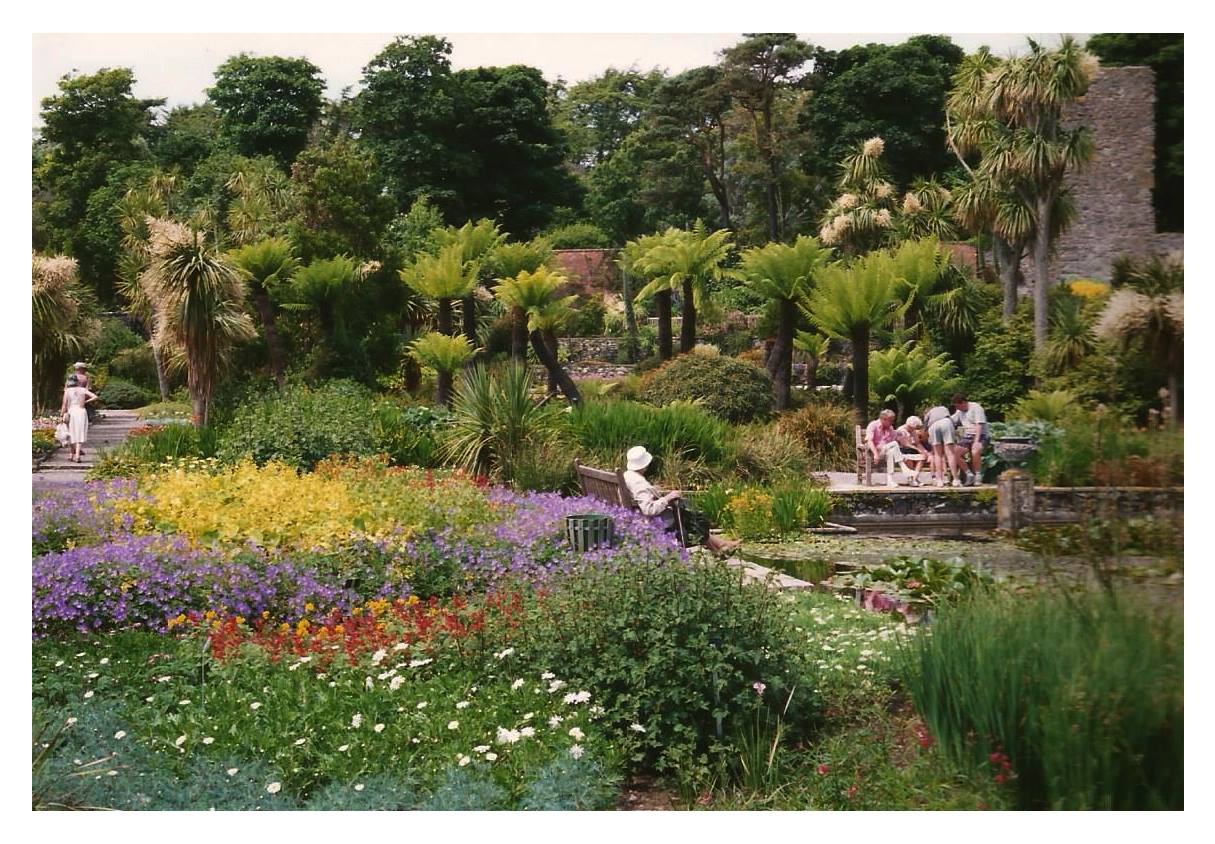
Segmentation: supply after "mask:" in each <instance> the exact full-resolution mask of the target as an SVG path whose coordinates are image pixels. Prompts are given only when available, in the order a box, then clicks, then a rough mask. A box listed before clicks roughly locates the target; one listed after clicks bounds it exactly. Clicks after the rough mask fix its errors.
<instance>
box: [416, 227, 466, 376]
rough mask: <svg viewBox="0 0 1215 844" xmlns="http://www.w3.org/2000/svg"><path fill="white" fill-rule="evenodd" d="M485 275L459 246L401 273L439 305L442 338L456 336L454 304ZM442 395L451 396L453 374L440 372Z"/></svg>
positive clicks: (426, 257) (451, 245)
mask: <svg viewBox="0 0 1215 844" xmlns="http://www.w3.org/2000/svg"><path fill="white" fill-rule="evenodd" d="M480 271H481V267H480V264H479V263H477V262H466V261H465V260H464V249H463V247H462V246H461V245H460V243H458V242H451V243H448V244H447V245H446V246H444V247H442V248H441V249H440V250H439V252H438V254H437V255H428V254H426V253H420V254H419V255H418V256H417V258H416V260H415V261H414V262H413V264H411V265H410V266H408V267H406V268H405V269H403V270H401V271H400V277H401V280H402V281H404V282H405V283H406V284H407V285H408V286H409V287H410V288H412V289H413V290H415V291H416V292H417V293H419V294H420V295H422V296H424V297H426V298H427V299H431V300H433V301H434V302H436V303H437V305H438V312H437V317H436V324H437V326H438V329H439V332H440V333H442V334H447V335H449V336H450V335H453V334H455V330H454V327H453V324H452V302H453V301H455V300H457V299H463V298H464V297H465V296H468V295H469V294H471V293H472V292H473V290H474V289H476V286H477V276H478V274H479V273H480ZM439 391H440V393H442V394H443V395H449V394H450V392H451V373H444V372H443V371H442V370H440V371H439Z"/></svg>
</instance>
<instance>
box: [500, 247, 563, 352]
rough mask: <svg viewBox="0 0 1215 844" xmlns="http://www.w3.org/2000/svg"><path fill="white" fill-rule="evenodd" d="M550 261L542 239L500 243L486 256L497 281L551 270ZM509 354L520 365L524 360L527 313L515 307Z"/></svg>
mask: <svg viewBox="0 0 1215 844" xmlns="http://www.w3.org/2000/svg"><path fill="white" fill-rule="evenodd" d="M552 260H553V247H552V244H550V243H549V241H548V240H546V239H545V238H543V237H537V238H536V239H534V240H531V241H528V242H526V243H503V244H500V245H499V246H497V247H496V248H495V249H494V250H493V252H492V253H491V254H490V256H489V257H488V263H489V266H490V269H491V271H492V272H493V275H494V277H495V278H497V279H498V280H499V281H501V280H502V279H509V278H515V277H516V276H517V275H519V273H521V272H529V273H534V272H536V271H537V270H539V269H540V268H541V267H550V268H551V265H552ZM510 354H511V357H513V358H514V359H515V360H517V361H520V362H523V361H525V360H526V358H527V312H526V311H525V310H524V309H523V308H522V307H518V306H515V307H512V308H511V336H510Z"/></svg>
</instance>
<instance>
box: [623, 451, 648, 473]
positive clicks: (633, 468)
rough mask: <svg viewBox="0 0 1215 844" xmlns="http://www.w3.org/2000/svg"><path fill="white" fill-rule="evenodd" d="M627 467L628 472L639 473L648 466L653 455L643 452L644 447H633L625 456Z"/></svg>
mask: <svg viewBox="0 0 1215 844" xmlns="http://www.w3.org/2000/svg"><path fill="white" fill-rule="evenodd" d="M627 457H628V462H627V464H626V465H627V466H628V468H629V471H630V472H640V471H641V470H642V469H644V468H645V467H646V466H649V465H650V461H651V460H653V459H654V455H652V454H650V453H649V452H648V451H646V450H645V446H644V445H635V446H633V447H632V448H630V449H629V453H628V455H627Z"/></svg>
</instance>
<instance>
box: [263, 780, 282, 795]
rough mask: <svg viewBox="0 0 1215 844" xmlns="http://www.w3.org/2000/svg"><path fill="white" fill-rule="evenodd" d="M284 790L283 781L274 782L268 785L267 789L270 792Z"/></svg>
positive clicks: (274, 792) (276, 792)
mask: <svg viewBox="0 0 1215 844" xmlns="http://www.w3.org/2000/svg"><path fill="white" fill-rule="evenodd" d="M282 790H283V784H282V783H281V782H272V783H270V784H269V785H268V786H266V791H267V792H269V793H270V794H278V793H279V792H280V791H282Z"/></svg>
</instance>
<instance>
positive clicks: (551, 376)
mask: <svg viewBox="0 0 1215 844" xmlns="http://www.w3.org/2000/svg"><path fill="white" fill-rule="evenodd" d="M541 336H542V337H543V338H544V347H545V348H546V349H548V353H549V354H550V355H552V358H553V360H555V361H557V362H558V363H560V361H561V357H560V351H561V347H560V345H558V343H557V334H556V332H555V331H553V330H552V329H551V328H546V329H544V330H543V331H542V332H541ZM559 368H560V367H559ZM563 371H564V370H563ZM558 389H559V385H558V384H557V375H556V373H555V372H554V370H552V369H550V370H549V371H548V394H549V395H550V396H555V395H556V394H557V390H558Z"/></svg>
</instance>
